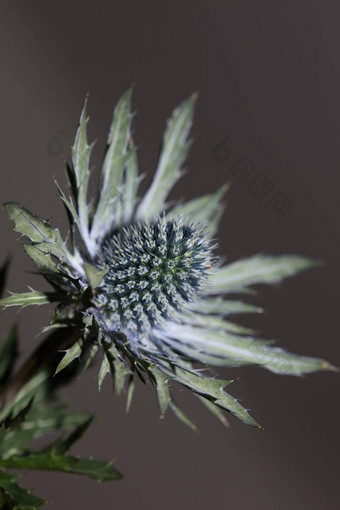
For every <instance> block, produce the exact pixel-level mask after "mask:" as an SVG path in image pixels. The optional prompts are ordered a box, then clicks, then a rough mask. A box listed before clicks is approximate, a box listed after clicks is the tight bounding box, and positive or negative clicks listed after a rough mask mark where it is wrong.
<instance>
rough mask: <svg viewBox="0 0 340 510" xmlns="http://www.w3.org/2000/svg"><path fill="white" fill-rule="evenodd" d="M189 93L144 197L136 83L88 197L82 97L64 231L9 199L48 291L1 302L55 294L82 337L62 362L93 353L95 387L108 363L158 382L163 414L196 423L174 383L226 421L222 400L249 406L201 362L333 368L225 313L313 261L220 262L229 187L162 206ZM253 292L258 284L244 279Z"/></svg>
mask: <svg viewBox="0 0 340 510" xmlns="http://www.w3.org/2000/svg"><path fill="white" fill-rule="evenodd" d="M195 99H196V98H195V96H192V97H190V98H189V99H188V100H186V101H184V102H183V103H182V104H181V105H180V106H179V107H178V108H177V109H176V110H175V111H174V113H173V115H172V118H171V119H170V121H169V122H168V125H167V128H166V131H165V135H164V139H163V146H162V150H161V153H160V158H159V162H158V167H157V169H156V172H155V175H154V178H153V181H152V184H151V186H150V188H149V189H148V191H147V192H146V194H145V195H144V197H142V198H141V199H139V198H138V196H137V194H138V185H139V181H140V177H139V175H138V170H137V158H136V148H135V146H134V144H133V141H132V136H131V120H132V115H131V113H130V103H131V90H128V91H127V92H126V93H125V94H124V95H123V96H122V98H121V99H120V101H119V103H118V105H117V107H116V109H115V111H114V115H113V121H112V125H111V129H110V132H109V136H108V141H107V150H106V154H105V158H104V162H103V167H102V172H101V182H100V185H99V191H98V196H96V197H92V199H91V200H89V199H88V184H89V178H90V168H89V160H90V155H91V151H92V147H93V146H92V145H88V142H87V135H86V124H87V118H86V104H85V106H84V109H83V111H82V114H81V118H80V125H79V129H78V131H77V134H76V138H75V142H74V146H73V149H72V164H70V165H67V167H66V171H67V176H68V181H69V186H70V190H71V196H68V195H66V194H64V193H63V191H61V190H60V188H59V191H60V196H61V199H62V201H63V202H64V204H65V206H66V209H67V213H68V218H69V222H70V232H69V241H68V242H66V241H65V240H63V239H62V237H61V235H60V233H59V231H58V229H55V228H53V227H52V226H51V225H50V222H48V221H44V220H42V219H40V218H38V217H37V216H35V215H33V214H32V213H30V212H29V211H28V210H27V209H25V208H23V207H21V206H20V205H18V204H16V203H8V204H6V209H7V212H8V214H9V215H10V217H11V218H12V220H13V221H14V223H15V231H16V232H20V233H21V234H23V235H25V236H26V237H27V238H28V239H29V241H30V242H29V243H28V244H25V245H24V247H25V250H26V252H27V253H28V255H29V256H30V257H31V258H32V259H33V260H34V262H35V263H36V264H37V266H38V268H39V270H40V272H41V273H42V274H43V275H44V277H45V278H46V279H47V280H48V281H49V283H50V284H51V286H52V287H53V292H50V293H44V292H36V291H32V292H28V293H24V294H12V295H10V296H9V297H7V298H5V299H3V300H2V301H1V304H2V305H7V306H11V305H21V306H26V305H29V304H32V305H33V304H42V303H49V302H55V303H57V305H56V308H55V312H54V314H53V317H52V320H51V325H50V327H57V326H62V325H68V326H69V325H72V326H73V327H74V328H75V330H76V331H78V338H79V339H78V340H77V341H76V342H75V343H74V344H73V345H72V346H71V348H70V349H68V351H66V353H65V355H64V357H63V359H62V361H61V362H60V364H59V366H58V367H57V372H58V371H60V370H62V369H63V368H65V367H66V366H67V365H68V364H69V363H71V362H72V361H73V360H74V359H75V358H77V357H79V356H81V355H84V356H85V355H86V356H88V364H89V363H90V362H91V360H92V359H93V358H94V356H95V355H97V354H99V356H100V357H101V359H102V361H101V366H100V370H99V376H98V383H99V387H100V386H101V385H102V383H103V380H104V378H105V376H106V374H107V373H108V372H111V374H112V376H113V378H114V385H115V389H116V391H117V392H118V393H120V392H121V391H122V390H123V389H124V388H126V390H127V399H128V406H129V405H130V402H131V397H132V393H133V388H134V380H135V375H137V376H138V377H139V378H140V379H141V380H142V381H144V382H145V381H146V380H147V379H149V380H150V381H151V383H152V384H153V385H154V387H155V388H156V390H157V395H158V401H159V406H160V410H161V414H162V415H163V414H164V413H165V411H166V410H167V408H168V407H170V408H171V409H172V410H173V411H174V412H175V414H176V415H177V416H178V417H179V418H180V419H182V420H183V421H184V422H185V423H187V424H188V425H190V426H192V427H194V425H193V424H192V423H191V421H190V420H189V419H188V418H187V417H186V416H185V414H184V413H183V411H182V410H180V409H179V407H178V406H177V405H176V404H175V402H174V400H173V398H172V396H171V393H170V388H169V383H170V382H171V381H175V382H177V383H180V384H182V385H183V386H185V387H187V388H189V389H190V390H192V391H193V392H194V393H195V394H196V395H197V396H198V397H199V398H200V400H201V401H202V402H203V403H204V404H205V405H206V406H207V407H208V408H209V409H210V410H211V411H212V412H214V414H216V415H217V416H218V417H219V418H220V419H221V421H222V422H224V423H225V418H224V414H223V412H222V409H224V410H226V411H229V412H230V413H232V414H234V415H235V416H236V417H237V418H239V419H240V420H242V421H243V422H245V423H247V424H249V425H255V426H256V425H257V423H256V422H255V420H254V419H253V418H252V417H251V416H250V415H249V413H248V412H247V410H246V409H245V408H244V407H242V405H241V404H240V403H239V402H238V401H237V400H236V399H235V398H234V397H232V396H231V395H230V394H229V393H227V392H225V391H224V388H225V387H226V386H227V385H229V384H230V383H231V382H232V381H230V380H221V379H216V378H214V377H211V376H209V375H208V374H207V372H206V371H203V370H202V368H204V367H206V366H207V365H209V366H226V367H228V366H229V367H231V366H232V367H235V366H240V365H250V364H254V365H260V366H262V367H264V368H266V369H268V370H271V371H272V372H275V373H278V374H290V375H301V374H305V373H308V372H314V371H317V370H325V369H332V366H331V365H330V364H328V363H327V362H325V361H323V360H321V359H316V358H309V357H303V356H298V355H295V354H290V353H287V352H285V351H284V350H282V349H280V348H278V347H273V346H272V342H271V341H268V340H261V339H258V338H255V333H254V331H252V330H251V329H248V328H245V327H242V326H240V325H237V324H235V323H234V322H232V321H231V319H230V316H232V315H234V314H241V313H259V312H261V311H262V310H261V308H257V307H255V306H253V305H250V304H246V303H245V302H243V301H240V300H235V298H234V297H232V298H229V299H228V295H232V296H234V295H237V294H241V295H242V297H244V295H245V294H247V292H249V290H250V287H251V286H252V285H254V284H263V283H265V284H275V283H278V282H280V281H282V280H283V279H284V278H286V277H288V276H292V275H294V274H295V273H297V272H298V271H302V270H304V269H307V268H309V267H311V266H313V265H315V261H313V260H310V259H306V258H304V257H301V256H291V255H286V256H275V257H270V256H265V255H255V256H253V257H250V258H247V259H243V260H239V261H237V262H234V263H231V264H228V265H222V264H221V262H220V261H219V259H218V257H216V256H215V255H214V248H215V247H216V241H215V238H216V232H217V227H218V223H219V220H220V217H221V213H222V209H223V207H222V205H221V201H222V200H223V196H224V194H225V192H226V190H227V186H224V187H222V188H221V189H220V190H218V191H217V192H216V193H214V194H211V195H206V196H203V197H200V198H197V199H194V200H191V201H189V202H186V203H183V204H179V205H178V204H177V205H175V206H172V207H171V206H168V204H167V203H166V199H167V195H168V193H169V191H170V189H171V188H172V187H173V185H174V184H175V182H176V181H177V179H178V178H179V177H180V176H181V174H182V165H183V162H184V160H185V157H186V155H187V152H188V149H189V147H190V140H189V139H188V135H189V131H190V128H191V123H192V116H193V108H194V103H195ZM251 292H252V293H254V290H253V289H251Z"/></svg>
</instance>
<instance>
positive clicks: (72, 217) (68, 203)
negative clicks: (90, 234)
mask: <svg viewBox="0 0 340 510" xmlns="http://www.w3.org/2000/svg"><path fill="white" fill-rule="evenodd" d="M54 182H55V184H56V186H57V188H58V191H59V197H60V199H61V200H62V201H63V203H64V206H65V208H66V212H67V215H68V218H69V222H70V226H71V227H72V225H73V224H74V223H75V224H76V225H77V226H78V229H79V231H80V234H81V235H82V237H83V238H84V235H86V233H84V232H83V231H82V230H81V226H80V218H79V214H78V212H77V210H76V207H75V205H74V204H73V200H72V198H71V197H70V198H67V197H66V195H65V193H64V192H63V190H62V189H61V187H60V186H59V184H58V183H57V181H54Z"/></svg>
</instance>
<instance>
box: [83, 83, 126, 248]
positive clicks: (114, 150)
mask: <svg viewBox="0 0 340 510" xmlns="http://www.w3.org/2000/svg"><path fill="white" fill-rule="evenodd" d="M131 93H132V91H131V89H129V90H127V91H126V92H125V94H123V96H122V97H121V99H120V100H119V102H118V104H117V106H116V108H115V111H114V115H113V121H112V124H111V129H110V132H109V136H108V141H107V151H106V155H105V158H104V163H103V168H102V182H101V186H100V196H99V201H98V204H97V208H96V212H95V214H94V218H93V223H92V229H91V238H92V240H93V242H96V240H98V239H100V238H102V237H103V236H104V235H105V234H106V233H107V232H108V231H109V230H110V229H111V228H112V224H113V213H114V207H115V202H116V198H117V191H118V185H119V182H120V180H121V176H122V173H123V170H124V167H125V164H126V162H127V160H128V157H129V154H128V151H127V145H128V141H129V136H130V125H131V113H130V110H131Z"/></svg>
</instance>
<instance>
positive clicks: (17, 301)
mask: <svg viewBox="0 0 340 510" xmlns="http://www.w3.org/2000/svg"><path fill="white" fill-rule="evenodd" d="M60 297H61V296H60V294H56V293H54V292H38V291H31V292H23V293H18V294H11V295H10V296H8V297H6V298H3V299H0V306H23V307H25V306H29V305H45V304H47V303H53V302H56V301H59V299H60Z"/></svg>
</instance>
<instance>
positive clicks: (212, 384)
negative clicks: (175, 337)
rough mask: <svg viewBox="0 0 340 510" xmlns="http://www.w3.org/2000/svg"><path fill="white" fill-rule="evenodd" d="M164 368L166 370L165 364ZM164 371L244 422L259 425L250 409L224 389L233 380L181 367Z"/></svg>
mask: <svg viewBox="0 0 340 510" xmlns="http://www.w3.org/2000/svg"><path fill="white" fill-rule="evenodd" d="M162 370H164V367H163V366H162ZM164 371H165V372H166V373H168V374H169V375H170V376H172V378H173V379H174V380H175V381H177V382H179V383H180V384H182V385H183V386H186V387H187V388H189V389H190V390H191V391H193V392H194V393H197V394H198V395H201V396H202V397H204V398H206V399H208V400H210V401H211V402H213V403H214V404H215V405H217V406H219V407H221V408H223V409H225V410H226V411H228V412H230V413H232V414H233V415H234V416H236V418H238V419H239V420H241V421H243V423H246V424H247V425H252V426H255V427H259V425H258V423H256V421H255V420H254V419H253V418H252V417H251V416H250V415H249V413H248V411H247V410H246V409H245V408H244V407H242V406H241V404H240V403H239V402H238V401H237V400H236V399H235V398H234V397H232V396H231V395H229V394H228V393H226V392H225V391H224V389H223V388H224V387H225V386H227V385H229V384H230V383H232V382H233V381H224V380H221V379H213V378H211V377H202V376H200V375H197V374H196V373H194V372H192V371H190V370H183V369H182V368H180V367H176V368H175V375H174V373H173V372H171V371H170V370H167V369H165V370H164Z"/></svg>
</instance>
